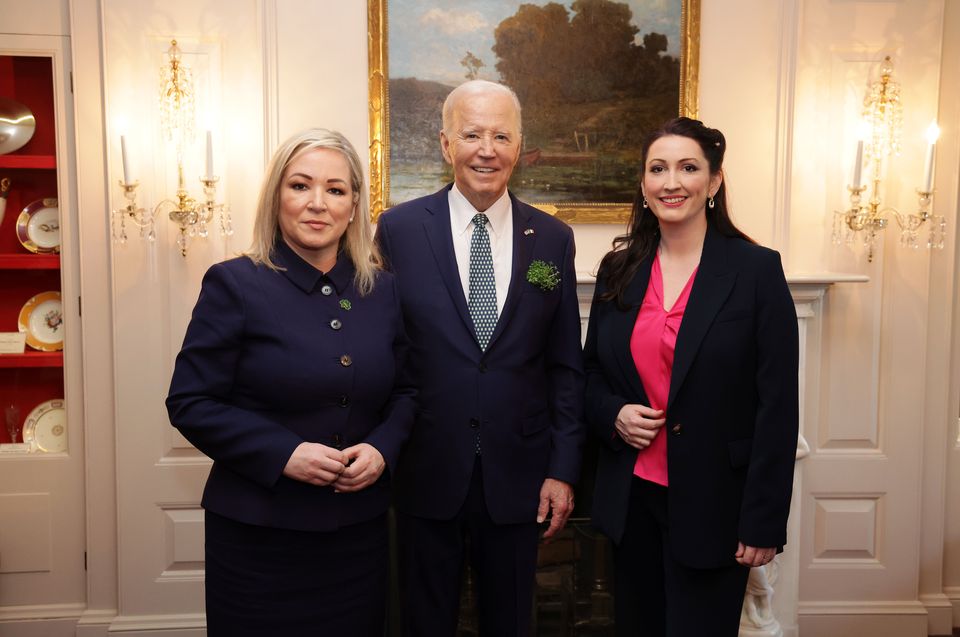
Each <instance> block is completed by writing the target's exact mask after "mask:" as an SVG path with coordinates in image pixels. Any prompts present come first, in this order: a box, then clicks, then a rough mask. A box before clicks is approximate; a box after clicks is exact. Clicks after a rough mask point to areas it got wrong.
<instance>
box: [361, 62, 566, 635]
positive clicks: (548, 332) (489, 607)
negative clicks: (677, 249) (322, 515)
mask: <svg viewBox="0 0 960 637" xmlns="http://www.w3.org/2000/svg"><path fill="white" fill-rule="evenodd" d="M520 138H521V123H520V103H519V101H518V99H517V97H516V95H515V94H514V93H513V91H511V90H510V89H509V88H507V87H505V86H502V85H500V84H495V83H493V82H487V81H482V80H474V81H470V82H467V83H465V84H462V85H460V86H459V87H457V88H456V89H454V90H453V91H452V92H451V93H450V95H449V96H448V97H447V99H446V101H445V102H444V105H443V130H442V132H441V133H440V145H441V149H442V151H443V156H444V159H446V161H447V162H449V163H450V164H451V165H452V167H453V171H454V183H453V184H451V185H448V186H446V187H445V188H443V189H442V190H440V191H439V192H437V193H434V194H432V195H429V196H426V197H422V198H420V199H416V200H414V201H410V202H407V203H404V204H401V205H398V206H396V207H394V208H393V209H391V210H390V211H388V212H387V213H386V214H384V215H383V216H382V217H381V218H380V223H379V228H378V231H377V237H378V240H379V243H380V247H381V249H382V251H383V254H384V257H385V259H386V261H387V266H388V268H390V269H392V270H393V272H394V273H395V275H396V278H397V281H398V283H399V287H400V298H401V305H402V308H403V315H404V321H405V324H406V329H407V332H408V335H409V337H410V340H411V342H412V343H411V352H410V355H409V358H408V362H407V370H406V372H407V373H409V374H410V375H411V376H412V379H413V381H414V383H415V384H416V385H417V387H418V388H419V391H420V401H419V404H420V409H419V412H418V415H417V419H416V423H415V425H414V428H413V433H412V435H411V437H410V439H409V441H408V442H407V445H406V447H405V450H404V452H403V455H402V456H401V459H400V461H399V463H398V465H397V469H396V472H395V479H394V487H395V504H396V509H397V524H398V536H399V547H400V555H399V558H400V578H401V580H400V583H401V597H402V612H403V632H404V635H407V636H411V637H412V636H418V637H422V636H425V635H428V636H430V637H436V636H444V635H451V636H452V635H453V634H454V633H455V631H456V625H457V612H458V609H459V591H460V577H461V568H462V566H463V563H464V558H465V557H466V559H469V561H470V563H471V564H472V567H473V570H474V572H475V574H476V586H477V594H478V598H479V618H480V634H481V635H491V636H493V635H495V636H497V637H504V636H506V635H526V634H528V632H529V621H530V614H531V602H532V595H533V580H534V570H535V567H536V553H537V541H538V535H539V526H538V525H539V524H540V523H543V522H545V521H546V520H549V526H548V528H547V529H546V531H545V532H544V537H545V538H549V537H552V536H553V535H555V534H556V533H557V532H558V531H559V530H560V529H562V528H563V526H564V524H566V521H567V517H568V516H569V515H570V513H571V511H572V510H573V488H572V485H573V484H574V483H575V482H576V480H577V478H578V476H579V472H580V456H581V447H582V444H583V440H584V436H585V430H584V425H583V420H582V391H583V382H584V376H583V363H582V353H581V350H580V316H579V308H578V304H577V293H576V275H575V273H574V239H573V232H572V230H571V229H570V227H569V226H567V225H566V224H564V223H562V222H561V221H558V220H557V219H554V218H553V217H551V216H550V215H547V214H545V213H543V212H541V211H539V210H537V209H535V208H533V207H531V206H529V205H527V204H525V203H523V202H521V201H519V200H518V199H517V198H516V197H514V196H513V195H512V194H511V193H509V192H508V191H507V182H508V181H509V179H510V175H511V173H512V172H513V169H514V167H515V166H516V164H517V160H518V159H519V156H520ZM468 547H469V548H468ZM465 553H467V555H466V556H465Z"/></svg>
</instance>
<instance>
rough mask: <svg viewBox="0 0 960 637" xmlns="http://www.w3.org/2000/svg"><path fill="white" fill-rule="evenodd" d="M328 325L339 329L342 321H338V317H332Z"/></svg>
mask: <svg viewBox="0 0 960 637" xmlns="http://www.w3.org/2000/svg"><path fill="white" fill-rule="evenodd" d="M330 327H332V328H333V329H335V330H339V329H340V328H341V327H343V323H341V322H340V319H333V320H332V321H330Z"/></svg>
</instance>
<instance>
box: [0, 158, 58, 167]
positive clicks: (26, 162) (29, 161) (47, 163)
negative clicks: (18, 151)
mask: <svg viewBox="0 0 960 637" xmlns="http://www.w3.org/2000/svg"><path fill="white" fill-rule="evenodd" d="M56 167H57V158H56V157H54V156H53V155H0V168H56Z"/></svg>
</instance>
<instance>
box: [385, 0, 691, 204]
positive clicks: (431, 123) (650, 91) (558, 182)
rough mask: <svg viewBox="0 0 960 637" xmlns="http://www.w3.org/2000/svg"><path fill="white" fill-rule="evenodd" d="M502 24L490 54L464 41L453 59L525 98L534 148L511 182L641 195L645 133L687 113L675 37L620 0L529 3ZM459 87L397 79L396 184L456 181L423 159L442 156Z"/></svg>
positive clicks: (554, 195)
mask: <svg viewBox="0 0 960 637" xmlns="http://www.w3.org/2000/svg"><path fill="white" fill-rule="evenodd" d="M501 15H503V14H501ZM488 24H489V23H488ZM492 26H493V40H494V42H493V45H492V47H490V49H489V51H490V53H492V56H490V55H489V54H487V55H484V50H485V48H481V49H477V48H474V46H471V45H470V43H469V42H464V48H463V49H461V51H462V53H460V54H459V55H460V57H455V58H454V60H452V62H455V63H456V64H458V66H459V67H460V76H461V77H463V78H464V79H475V78H477V77H488V78H490V79H494V80H497V81H501V82H503V83H504V84H506V85H508V86H510V87H511V88H512V89H513V90H514V91H516V93H517V96H518V97H519V98H520V102H521V104H522V105H523V122H524V130H523V133H524V140H523V141H524V148H523V152H522V154H521V160H520V165H519V167H518V169H517V170H516V171H515V173H514V177H513V179H512V181H511V184H510V188H511V190H513V191H514V192H515V193H517V194H518V195H520V196H521V197H523V198H525V199H527V200H529V201H533V202H562V201H580V202H598V203H621V202H629V201H631V200H632V198H633V195H634V193H635V190H636V175H637V170H638V162H639V148H640V144H641V143H642V139H643V136H644V135H645V134H646V132H647V131H649V130H651V129H653V128H655V127H656V126H657V125H659V124H660V123H662V122H663V121H665V120H666V119H668V118H670V117H673V116H675V115H676V114H677V109H678V103H679V80H680V61H679V59H678V57H676V56H675V55H670V54H669V53H668V50H669V44H670V42H669V40H668V36H667V35H666V34H663V33H659V32H656V31H654V30H652V29H650V28H649V26H645V25H643V24H641V25H637V24H635V23H634V15H633V12H632V10H631V9H630V6H628V4H626V3H625V2H617V1H615V0H573V1H572V2H567V3H564V4H561V3H560V2H557V1H554V2H547V3H544V4H533V3H528V2H523V3H520V4H518V5H516V9H515V10H513V13H512V15H504V17H502V18H498V19H497V21H496V22H494V23H493V24H492ZM488 33H489V32H488ZM640 33H644V35H643V36H642V37H638V34H640ZM674 37H676V36H674ZM484 58H486V59H484ZM494 71H495V72H494ZM451 88H452V86H448V85H446V84H445V83H443V82H434V81H426V80H421V79H416V78H403V79H394V80H391V81H390V92H391V94H390V103H391V106H390V108H391V118H390V123H391V162H392V166H391V171H390V172H391V188H393V187H394V184H397V185H399V184H401V183H402V184H403V186H402V187H404V188H407V190H405V191H404V192H405V193H406V192H410V194H413V192H414V191H415V190H416V191H418V192H420V194H426V192H431V191H432V190H435V189H436V188H434V186H436V187H439V186H440V185H442V181H441V180H446V179H448V178H449V177H450V173H449V171H448V170H446V169H445V168H444V167H443V166H442V165H439V166H437V167H436V168H434V169H430V168H427V169H425V168H424V166H426V165H427V164H425V160H426V161H429V162H433V161H435V159H436V158H438V157H439V156H440V154H439V149H438V143H437V134H438V132H439V121H440V117H439V116H440V107H441V104H442V101H443V98H444V97H445V95H446V93H448V92H449V90H450V89H451ZM398 146H402V148H400V147H398ZM431 165H435V164H431ZM405 171H406V172H405ZM391 199H393V200H394V201H397V200H400V199H394V197H393V196H391Z"/></svg>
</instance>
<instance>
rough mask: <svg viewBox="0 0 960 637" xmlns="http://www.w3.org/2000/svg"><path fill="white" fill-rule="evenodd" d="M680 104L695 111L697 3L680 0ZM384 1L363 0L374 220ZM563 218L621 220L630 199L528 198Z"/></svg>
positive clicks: (382, 119)
mask: <svg viewBox="0 0 960 637" xmlns="http://www.w3.org/2000/svg"><path fill="white" fill-rule="evenodd" d="M680 1H681V3H682V4H681V14H680V60H681V62H680V100H679V101H680V104H679V114H680V115H685V116H687V117H693V118H696V117H698V116H699V111H700V107H699V89H700V2H701V0H680ZM387 2H388V0H367V58H368V73H369V75H368V81H367V86H368V91H369V99H370V111H369V129H370V147H369V151H370V216H371V218H372V219H373V221H374V222H376V220H377V218H379V216H380V215H381V214H382V213H383V211H384V210H385V209H386V206H387V204H388V202H389V196H390V180H389V178H388V176H387V175H388V174H389V171H390V96H389V88H388V77H389V74H388V63H389V60H388V59H387V58H388V56H387ZM533 205H535V206H537V207H538V208H540V209H541V210H543V211H544V212H547V213H549V214H551V215H554V216H555V217H557V218H559V219H562V220H563V221H566V222H567V223H597V224H624V223H626V222H627V221H628V220H629V218H630V209H631V205H632V204H630V203H613V204H606V203H584V202H575V203H550V204H544V203H534V204H533Z"/></svg>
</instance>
